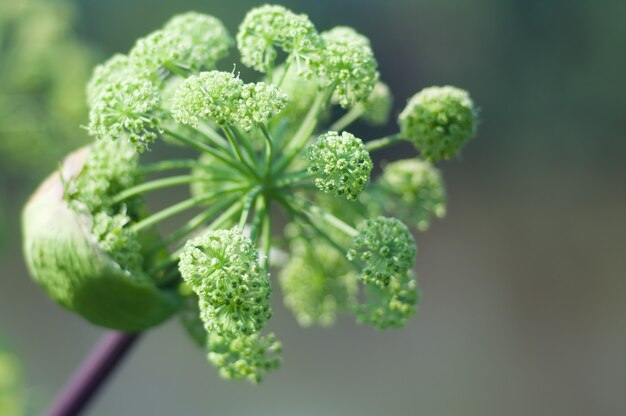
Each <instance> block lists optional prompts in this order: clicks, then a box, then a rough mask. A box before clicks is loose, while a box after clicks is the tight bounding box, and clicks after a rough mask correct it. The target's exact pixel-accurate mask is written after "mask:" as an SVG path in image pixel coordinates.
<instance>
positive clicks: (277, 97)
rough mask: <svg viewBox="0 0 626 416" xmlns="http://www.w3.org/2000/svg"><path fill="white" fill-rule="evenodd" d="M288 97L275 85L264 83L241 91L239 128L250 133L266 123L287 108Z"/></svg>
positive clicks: (245, 87) (251, 84)
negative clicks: (254, 128) (273, 115)
mask: <svg viewBox="0 0 626 416" xmlns="http://www.w3.org/2000/svg"><path fill="white" fill-rule="evenodd" d="M286 102H287V96H286V95H285V94H283V93H282V92H280V90H279V89H278V88H276V87H274V86H273V85H270V84H266V83H264V82H257V83H254V82H253V83H250V84H246V85H244V86H243V88H242V90H241V103H240V104H241V106H240V109H239V114H238V117H239V123H238V124H239V127H241V128H242V129H244V130H246V131H250V130H251V129H252V127H254V126H255V125H256V124H259V123H266V122H267V121H268V120H269V119H270V117H271V116H272V114H278V113H280V112H281V111H282V110H283V109H284V108H285V103H286Z"/></svg>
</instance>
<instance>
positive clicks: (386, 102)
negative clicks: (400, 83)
mask: <svg viewBox="0 0 626 416" xmlns="http://www.w3.org/2000/svg"><path fill="white" fill-rule="evenodd" d="M361 105H362V106H363V107H364V108H363V110H364V111H363V114H362V115H361V118H362V119H363V121H365V122H366V123H367V124H369V125H371V126H382V125H384V124H386V123H387V121H389V115H390V114H391V109H392V105H393V95H392V94H391V90H390V89H389V86H388V85H387V84H385V83H384V82H382V81H378V82H377V83H376V85H375V86H374V89H373V90H372V92H371V93H370V95H369V96H368V97H367V100H365V101H363V102H361Z"/></svg>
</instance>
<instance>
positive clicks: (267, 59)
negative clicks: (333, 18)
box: [237, 5, 319, 73]
mask: <svg viewBox="0 0 626 416" xmlns="http://www.w3.org/2000/svg"><path fill="white" fill-rule="evenodd" d="M318 44H319V35H318V34H317V31H316V30H315V27H314V26H313V24H312V23H311V21H310V20H309V18H308V16H307V15H305V14H295V13H293V12H292V11H290V10H288V9H286V8H284V7H283V6H277V5H276V6H275V5H264V6H260V7H257V8H254V9H252V10H250V11H249V12H248V14H247V15H246V17H245V18H244V20H243V22H241V25H240V26H239V32H238V33H237V48H239V52H240V53H241V62H243V64H244V65H246V66H249V67H252V68H254V69H256V70H257V71H260V72H263V73H266V72H268V71H269V70H270V69H271V68H272V67H273V66H274V61H275V60H276V55H277V52H276V47H278V48H280V49H282V50H283V51H285V52H286V53H287V54H288V58H287V61H288V62H295V64H296V65H297V67H298V69H299V70H304V68H303V67H301V65H302V63H306V62H307V61H308V60H309V57H308V54H309V53H312V52H314V51H315V50H316V49H317V46H318Z"/></svg>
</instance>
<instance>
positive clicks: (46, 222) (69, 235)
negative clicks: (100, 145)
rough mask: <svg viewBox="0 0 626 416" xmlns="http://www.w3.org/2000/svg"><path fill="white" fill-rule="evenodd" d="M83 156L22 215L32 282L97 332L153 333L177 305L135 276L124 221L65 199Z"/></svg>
mask: <svg viewBox="0 0 626 416" xmlns="http://www.w3.org/2000/svg"><path fill="white" fill-rule="evenodd" d="M87 153H88V150H87V149H81V150H80V151H78V152H75V153H73V154H72V155H70V156H69V157H68V158H67V159H66V160H65V162H64V164H63V167H62V171H61V172H57V173H54V174H53V175H51V176H50V177H49V178H48V179H46V180H45V181H44V182H43V183H42V185H41V186H40V187H39V189H38V190H37V191H36V192H35V194H34V195H33V196H32V197H31V198H30V200H29V201H28V203H27V204H26V206H25V208H24V212H23V216H22V230H23V241H24V256H25V258H26V264H27V265H28V268H29V271H30V274H31V276H32V277H33V278H34V279H35V280H36V281H37V283H39V284H40V285H41V286H42V287H43V288H44V289H45V290H46V292H47V293H48V294H49V295H50V296H51V297H52V298H53V299H54V300H55V301H56V302H58V303H59V304H61V305H62V306H64V307H66V308H67V309H69V310H72V311H74V312H76V313H78V314H80V315H82V316H83V317H84V318H86V319H87V320H89V321H91V322H92V323H94V324H96V325H101V326H104V327H108V328H113V329H118V330H122V331H130V332H133V331H141V330H143V329H146V328H149V327H151V326H154V325H158V324H159V323H161V322H163V321H164V320H166V319H167V318H169V317H170V316H171V315H172V314H174V313H175V312H176V310H177V309H178V306H179V299H178V296H176V295H175V293H172V292H169V291H161V290H159V289H158V288H157V287H156V286H155V285H154V282H153V281H152V280H151V279H150V278H149V277H148V276H147V275H146V274H145V273H144V272H143V271H141V270H140V271H137V269H141V265H139V264H138V263H139V262H140V261H141V257H140V254H139V253H138V251H137V250H138V246H137V241H136V240H135V238H134V236H133V235H132V234H131V233H129V232H128V231H127V230H126V229H123V227H124V225H125V224H126V222H127V221H128V220H127V218H125V217H123V216H122V217H116V216H113V217H111V218H107V216H106V215H105V214H104V213H103V214H101V215H96V216H95V217H94V216H92V215H91V214H90V213H88V212H87V211H86V210H81V211H77V210H75V209H73V208H72V207H71V206H70V205H69V204H68V202H67V201H66V199H65V198H64V183H67V182H69V181H71V180H72V179H73V178H75V177H76V176H77V175H78V174H79V173H80V172H81V170H82V168H83V165H84V162H85V158H86V157H87ZM119 261H127V262H129V263H128V264H121V263H120V262H119Z"/></svg>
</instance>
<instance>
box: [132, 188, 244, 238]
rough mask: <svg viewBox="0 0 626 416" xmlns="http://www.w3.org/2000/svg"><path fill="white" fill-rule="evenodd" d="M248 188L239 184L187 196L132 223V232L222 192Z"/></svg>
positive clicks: (208, 199)
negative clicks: (216, 191)
mask: <svg viewBox="0 0 626 416" xmlns="http://www.w3.org/2000/svg"><path fill="white" fill-rule="evenodd" d="M246 188H248V186H240V187H233V188H230V189H223V190H221V191H222V192H218V193H210V194H205V195H199V196H196V197H193V198H189V199H187V200H185V201H181V202H179V203H177V204H174V205H172V206H170V207H167V208H165V209H163V210H161V211H159V212H156V213H154V214H152V215H150V216H149V217H146V218H144V219H143V220H141V221H139V222H137V223H135V224H133V226H132V227H131V229H132V230H133V231H134V232H140V231H142V230H144V229H146V228H148V227H151V226H152V225H154V224H157V223H159V222H161V221H163V220H165V219H167V218H169V217H171V216H173V215H176V214H179V213H181V212H184V211H186V210H188V209H190V208H193V207H196V206H198V205H200V204H202V203H206V202H209V201H211V200H212V199H214V198H218V197H219V196H221V195H222V194H223V193H224V192H237V191H241V190H244V189H246Z"/></svg>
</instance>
